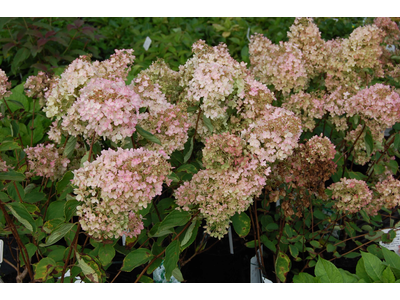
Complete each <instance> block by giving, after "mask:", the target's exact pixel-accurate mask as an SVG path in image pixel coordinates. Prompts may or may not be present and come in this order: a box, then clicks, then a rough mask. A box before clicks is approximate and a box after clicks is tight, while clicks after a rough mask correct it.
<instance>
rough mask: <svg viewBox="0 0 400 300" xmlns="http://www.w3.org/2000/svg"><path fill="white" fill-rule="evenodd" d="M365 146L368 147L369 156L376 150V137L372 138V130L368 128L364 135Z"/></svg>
mask: <svg viewBox="0 0 400 300" xmlns="http://www.w3.org/2000/svg"><path fill="white" fill-rule="evenodd" d="M364 142H365V147H366V148H367V156H368V157H369V156H370V155H371V153H372V151H373V150H374V139H373V138H372V135H371V131H370V130H369V129H367V131H366V133H365V137H364Z"/></svg>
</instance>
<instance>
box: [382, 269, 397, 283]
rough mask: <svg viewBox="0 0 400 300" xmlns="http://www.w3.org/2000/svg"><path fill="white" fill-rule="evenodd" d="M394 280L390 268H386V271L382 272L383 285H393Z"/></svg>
mask: <svg viewBox="0 0 400 300" xmlns="http://www.w3.org/2000/svg"><path fill="white" fill-rule="evenodd" d="M395 281H396V278H395V277H394V274H393V272H392V270H391V269H390V267H386V269H385V270H384V271H383V272H382V282H383V283H394V282H395Z"/></svg>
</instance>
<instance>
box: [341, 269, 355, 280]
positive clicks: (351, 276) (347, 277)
mask: <svg viewBox="0 0 400 300" xmlns="http://www.w3.org/2000/svg"><path fill="white" fill-rule="evenodd" d="M339 271H340V274H341V275H342V277H343V283H357V281H358V277H357V276H356V275H354V274H351V273H350V272H349V271H346V270H343V269H339Z"/></svg>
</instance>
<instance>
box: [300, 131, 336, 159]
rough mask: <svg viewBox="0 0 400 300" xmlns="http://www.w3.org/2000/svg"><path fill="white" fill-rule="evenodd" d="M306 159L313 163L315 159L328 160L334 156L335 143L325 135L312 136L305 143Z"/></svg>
mask: <svg viewBox="0 0 400 300" xmlns="http://www.w3.org/2000/svg"><path fill="white" fill-rule="evenodd" d="M306 148H307V158H306V160H307V161H308V162H309V163H310V164H313V163H315V162H316V161H322V162H329V161H331V160H333V159H334V158H335V155H336V150H335V145H334V144H332V142H331V141H330V140H329V139H328V138H327V137H326V136H325V137H322V134H321V136H317V135H315V136H313V137H312V138H311V139H309V140H308V141H307V143H306Z"/></svg>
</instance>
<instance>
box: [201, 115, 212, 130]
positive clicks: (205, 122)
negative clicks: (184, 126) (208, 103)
mask: <svg viewBox="0 0 400 300" xmlns="http://www.w3.org/2000/svg"><path fill="white" fill-rule="evenodd" d="M203 122H204V125H206V127H207V128H208V130H209V131H210V132H211V133H213V131H214V126H213V125H212V123H211V120H210V119H209V118H207V117H206V116H205V115H204V114H203Z"/></svg>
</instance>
